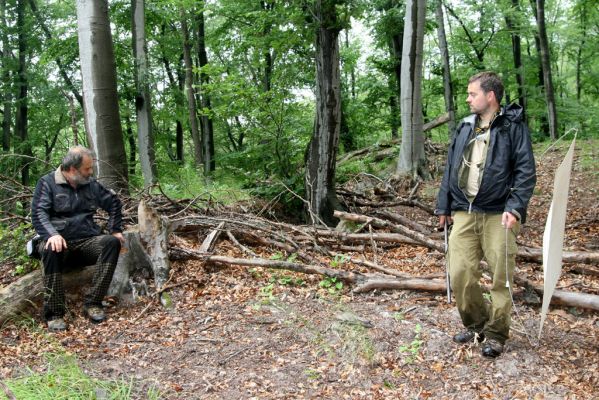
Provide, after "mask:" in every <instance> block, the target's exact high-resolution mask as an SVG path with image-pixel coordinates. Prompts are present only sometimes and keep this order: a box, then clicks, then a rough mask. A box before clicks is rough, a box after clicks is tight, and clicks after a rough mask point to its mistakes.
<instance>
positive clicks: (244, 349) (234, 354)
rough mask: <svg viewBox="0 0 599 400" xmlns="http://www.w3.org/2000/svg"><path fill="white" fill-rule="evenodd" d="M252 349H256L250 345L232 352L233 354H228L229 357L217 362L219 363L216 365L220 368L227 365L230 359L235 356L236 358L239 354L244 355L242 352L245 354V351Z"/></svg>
mask: <svg viewBox="0 0 599 400" xmlns="http://www.w3.org/2000/svg"><path fill="white" fill-rule="evenodd" d="M252 348H256V346H254V345H251V346H247V347H244V348H243V349H240V350H237V351H234V352H233V353H231V354H230V355H229V356H228V357H227V358H225V359H224V360H221V361H219V362H218V365H220V366H221V367H222V366H223V365H225V364H226V363H227V362H228V361H229V360H230V359H232V358H233V357H235V356H237V355H239V354H241V353H244V352H246V351H248V350H249V349H252Z"/></svg>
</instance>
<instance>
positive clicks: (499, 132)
mask: <svg viewBox="0 0 599 400" xmlns="http://www.w3.org/2000/svg"><path fill="white" fill-rule="evenodd" d="M475 122H476V115H470V116H469V117H467V118H465V119H464V120H463V121H462V122H461V123H460V125H459V126H458V128H457V130H456V134H455V136H454V138H453V140H452V142H451V145H450V147H449V152H448V155H447V164H446V165H445V173H444V174H443V180H442V181H441V188H440V190H439V195H438V197H437V208H436V210H435V214H437V215H450V214H451V212H452V211H474V212H497V213H502V212H504V211H508V212H510V213H512V214H513V215H514V216H516V217H517V218H518V219H519V220H520V222H522V223H524V222H525V221H526V208H527V206H528V201H529V200H530V197H531V196H532V192H533V189H534V187H535V184H536V181H537V176H536V170H535V160H534V155H533V152H532V144H531V142H530V134H529V132H528V128H527V127H526V124H525V123H524V121H523V120H522V107H520V106H519V105H516V104H511V105H509V106H508V107H505V108H502V110H501V113H500V114H499V115H498V116H497V118H495V120H494V121H493V124H492V126H491V139H490V142H489V148H488V152H487V159H486V163H485V168H484V172H483V176H482V181H481V183H480V188H479V191H478V194H477V195H476V197H475V198H474V199H473V200H472V202H470V201H469V200H468V199H467V197H466V195H465V193H464V190H463V188H461V187H459V184H458V181H459V179H458V171H459V169H460V165H461V163H462V156H463V154H464V149H465V147H466V145H467V143H468V141H469V140H470V139H471V138H472V137H473V136H472V135H473V134H474V133H473V132H474V126H475Z"/></svg>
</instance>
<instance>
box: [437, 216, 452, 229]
mask: <svg viewBox="0 0 599 400" xmlns="http://www.w3.org/2000/svg"><path fill="white" fill-rule="evenodd" d="M446 221H447V226H449V225H451V224H453V218H451V215H439V226H438V229H439V230H440V231H442V230H443V229H445V222H446Z"/></svg>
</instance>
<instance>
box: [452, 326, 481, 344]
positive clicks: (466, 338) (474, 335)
mask: <svg viewBox="0 0 599 400" xmlns="http://www.w3.org/2000/svg"><path fill="white" fill-rule="evenodd" d="M475 340H476V341H478V342H482V341H483V340H485V334H484V333H482V332H480V333H479V332H475V331H473V330H470V329H469V330H467V331H464V332H460V333H458V334H457V335H455V336H454V337H453V341H454V342H456V343H469V342H474V341H475Z"/></svg>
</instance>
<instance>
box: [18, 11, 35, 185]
mask: <svg viewBox="0 0 599 400" xmlns="http://www.w3.org/2000/svg"><path fill="white" fill-rule="evenodd" d="M25 1H26V0H19V1H17V30H18V42H19V70H18V72H17V88H18V94H17V115H16V120H15V130H16V132H17V135H18V136H19V139H20V142H21V143H20V150H19V153H20V154H23V155H24V156H25V157H24V158H23V160H22V163H21V183H22V184H23V185H24V186H29V163H30V162H31V158H30V156H31V155H32V152H31V145H30V144H29V138H28V132H27V130H28V127H27V121H28V119H27V114H28V111H29V109H28V105H27V101H28V99H27V92H28V89H29V82H28V77H27V52H28V49H27V27H26V26H25V25H26V24H25Z"/></svg>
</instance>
